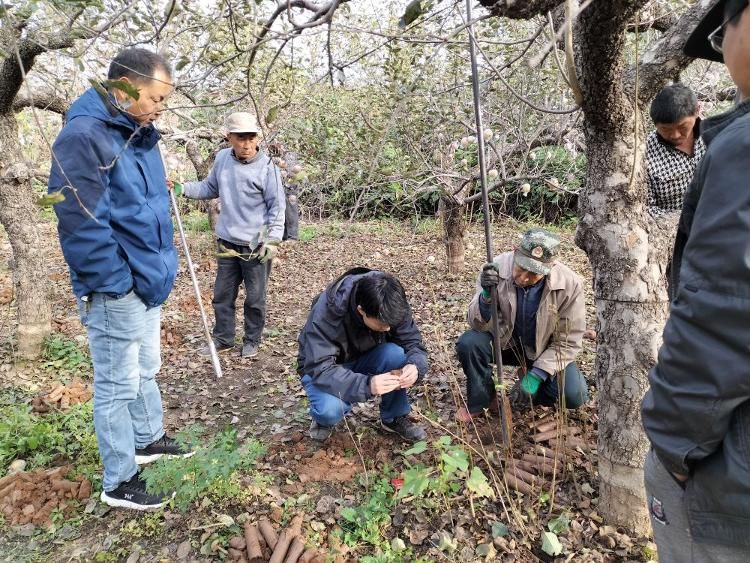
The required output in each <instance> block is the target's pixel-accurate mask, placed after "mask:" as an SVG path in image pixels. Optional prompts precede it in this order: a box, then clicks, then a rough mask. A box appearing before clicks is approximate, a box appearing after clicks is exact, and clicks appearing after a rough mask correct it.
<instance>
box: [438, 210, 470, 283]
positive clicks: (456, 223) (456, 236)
mask: <svg viewBox="0 0 750 563" xmlns="http://www.w3.org/2000/svg"><path fill="white" fill-rule="evenodd" d="M439 212H440V216H441V217H442V219H443V231H444V236H445V252H446V257H447V261H448V273H449V274H458V273H461V272H463V270H464V256H465V249H464V236H465V235H466V218H465V217H464V212H465V211H464V206H463V205H461V204H460V203H459V202H457V201H456V200H455V199H454V198H452V197H450V196H443V197H442V198H440V204H439Z"/></svg>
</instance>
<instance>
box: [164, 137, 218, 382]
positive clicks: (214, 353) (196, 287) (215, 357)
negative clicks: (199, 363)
mask: <svg viewBox="0 0 750 563" xmlns="http://www.w3.org/2000/svg"><path fill="white" fill-rule="evenodd" d="M159 154H160V155H161V162H162V164H163V165H164V173H165V174H168V173H169V172H168V170H167V161H166V160H165V159H164V151H163V147H162V146H161V144H160V145H159ZM169 197H170V199H171V200H172V210H173V211H174V218H175V222H176V223H177V230H178V231H179V232H180V241H182V251H183V253H184V254H185V261H186V262H187V268H188V272H190V279H191V281H192V282H193V289H194V290H195V297H196V299H197V300H198V309H199V310H200V313H201V321H203V334H204V336H205V337H206V342H208V350H209V353H210V355H211V365H213V368H214V373H215V374H216V379H220V378H221V375H222V373H221V363H220V362H219V354H218V352H217V351H216V345H215V344H214V339H213V338H212V337H211V329H210V328H209V326H208V317H206V309H205V308H204V307H203V298H202V297H201V290H200V286H199V285H198V277H197V276H196V275H195V269H193V259H192V258H191V257H190V249H189V248H188V244H187V238H186V237H185V229H184V228H183V226H182V217H181V216H180V208H179V207H178V205H177V199H176V198H175V195H174V190H169Z"/></svg>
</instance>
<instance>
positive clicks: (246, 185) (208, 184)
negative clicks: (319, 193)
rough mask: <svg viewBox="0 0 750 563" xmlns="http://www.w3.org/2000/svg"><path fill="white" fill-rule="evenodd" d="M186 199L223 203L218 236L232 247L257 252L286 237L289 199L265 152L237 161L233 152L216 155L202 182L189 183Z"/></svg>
mask: <svg viewBox="0 0 750 563" xmlns="http://www.w3.org/2000/svg"><path fill="white" fill-rule="evenodd" d="M184 189H185V195H186V196H187V197H189V198H193V199H214V198H217V197H218V198H219V199H220V200H221V213H220V214H219V222H218V223H217V225H216V236H217V237H218V238H220V239H223V240H225V241H227V242H231V243H232V244H236V245H240V246H249V247H250V248H255V247H256V246H258V245H259V244H260V243H262V242H263V241H265V240H277V241H280V240H281V237H282V236H283V234H284V209H285V207H286V199H285V197H284V188H283V185H282V183H281V175H280V173H279V169H278V168H277V167H276V165H275V164H274V163H273V162H272V161H271V159H270V158H269V157H268V155H267V154H266V153H265V152H263V151H260V150H259V151H258V154H256V155H255V157H253V158H252V159H251V160H247V161H241V160H238V159H237V158H236V157H235V156H234V153H233V152H232V149H231V148H229V149H223V150H221V151H219V154H217V155H216V162H214V166H213V168H212V169H211V172H210V173H209V175H208V178H206V179H205V180H203V181H200V182H187V183H186V184H185V185H184Z"/></svg>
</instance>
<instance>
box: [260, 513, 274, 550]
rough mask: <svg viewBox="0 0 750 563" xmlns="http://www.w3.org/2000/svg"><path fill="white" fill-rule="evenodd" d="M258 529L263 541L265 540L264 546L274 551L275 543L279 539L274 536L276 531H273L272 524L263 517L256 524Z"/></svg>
mask: <svg viewBox="0 0 750 563" xmlns="http://www.w3.org/2000/svg"><path fill="white" fill-rule="evenodd" d="M258 528H259V529H260V533H261V535H262V536H263V539H264V540H266V545H267V546H268V547H269V549H270V550H271V551H273V550H274V549H276V542H278V541H279V537H278V536H277V535H276V530H274V529H273V524H271V522H270V521H269V520H268V518H266V517H265V516H264V517H263V518H261V519H260V521H259V522H258Z"/></svg>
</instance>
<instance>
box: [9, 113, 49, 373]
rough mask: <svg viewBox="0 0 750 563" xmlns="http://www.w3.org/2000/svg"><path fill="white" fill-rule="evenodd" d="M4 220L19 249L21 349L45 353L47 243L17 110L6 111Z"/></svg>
mask: <svg viewBox="0 0 750 563" xmlns="http://www.w3.org/2000/svg"><path fill="white" fill-rule="evenodd" d="M0 155H2V159H0V224H2V225H3V227H4V228H5V232H6V233H7V235H8V239H9V241H10V245H11V248H12V249H13V268H12V269H13V287H14V294H15V303H16V312H17V329H16V350H17V352H18V355H19V356H20V357H22V358H26V359H32V358H36V357H38V356H39V355H40V353H41V349H42V342H43V340H44V337H45V336H47V335H48V334H49V333H50V330H51V328H50V327H51V319H52V309H51V306H50V291H51V287H50V283H49V281H48V278H47V259H46V253H47V248H46V246H45V244H44V243H43V241H42V237H41V235H40V233H39V229H38V228H37V223H38V216H37V209H36V206H35V205H34V202H33V196H32V191H31V185H30V173H29V170H28V167H27V166H26V164H25V163H24V162H23V161H22V158H21V151H20V147H19V145H18V126H17V124H16V118H15V115H14V114H13V113H12V112H10V113H0Z"/></svg>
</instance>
